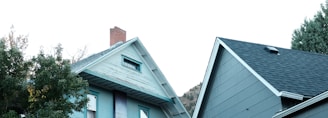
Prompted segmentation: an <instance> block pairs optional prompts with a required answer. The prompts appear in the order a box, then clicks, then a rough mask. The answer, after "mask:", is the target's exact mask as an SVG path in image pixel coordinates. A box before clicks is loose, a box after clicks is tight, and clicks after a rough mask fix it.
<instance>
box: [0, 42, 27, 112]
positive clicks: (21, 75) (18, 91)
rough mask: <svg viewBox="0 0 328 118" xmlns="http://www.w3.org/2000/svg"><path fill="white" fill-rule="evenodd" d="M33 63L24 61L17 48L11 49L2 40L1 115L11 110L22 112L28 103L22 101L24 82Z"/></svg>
mask: <svg viewBox="0 0 328 118" xmlns="http://www.w3.org/2000/svg"><path fill="white" fill-rule="evenodd" d="M30 65H31V63H29V62H27V61H24V59H23V56H22V53H21V51H20V50H19V49H18V48H17V47H11V48H9V47H8V46H7V45H6V43H5V40H4V38H2V39H1V40H0V83H1V85H0V93H1V96H0V101H1V102H0V113H1V114H2V113H4V112H8V111H9V110H11V109H16V110H20V111H21V110H22V107H24V106H26V102H23V101H21V99H20V98H21V97H23V96H24V95H25V94H24V87H23V85H24V82H25V80H26V78H27V76H28V72H29V66H30Z"/></svg>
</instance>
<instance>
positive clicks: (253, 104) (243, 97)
mask: <svg viewBox="0 0 328 118" xmlns="http://www.w3.org/2000/svg"><path fill="white" fill-rule="evenodd" d="M216 61H218V62H216V63H217V64H216V65H215V66H216V68H214V71H213V72H212V76H211V77H212V78H210V79H212V80H211V84H209V85H211V87H208V90H207V92H208V93H207V94H208V95H207V96H206V97H207V98H204V99H206V100H204V101H205V102H206V103H204V104H203V105H202V107H203V108H202V110H201V111H202V113H200V117H202V118H212V117H213V118H216V117H222V118H228V117H236V118H238V117H252V118H254V117H259V118H261V117H272V116H273V115H274V114H275V113H276V112H277V111H279V109H280V108H281V105H280V99H279V97H277V96H275V95H274V94H273V93H272V92H271V91H270V90H269V89H268V88H267V87H266V86H264V84H262V83H261V82H260V81H259V80H258V79H257V78H256V77H255V76H254V75H253V74H251V73H250V72H249V71H248V70H247V69H246V68H245V67H244V66H243V65H242V64H241V63H240V62H238V61H237V60H236V59H235V58H234V57H233V56H232V55H231V54H230V53H228V52H227V51H226V50H223V52H222V53H221V58H217V59H216Z"/></svg>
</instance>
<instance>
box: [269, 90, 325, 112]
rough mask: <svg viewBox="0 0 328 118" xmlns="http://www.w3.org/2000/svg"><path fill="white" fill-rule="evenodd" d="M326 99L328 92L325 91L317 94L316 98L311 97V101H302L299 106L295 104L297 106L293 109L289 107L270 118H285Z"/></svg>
mask: <svg viewBox="0 0 328 118" xmlns="http://www.w3.org/2000/svg"><path fill="white" fill-rule="evenodd" d="M327 98H328V91H326V92H324V93H321V94H319V95H317V96H315V97H313V98H311V99H308V100H306V101H304V102H302V103H299V104H297V105H295V106H293V107H291V108H289V109H286V110H284V111H282V112H279V113H277V114H276V115H274V116H273V117H272V118H282V117H285V116H287V115H289V114H292V113H294V112H297V111H299V110H301V109H303V108H306V107H308V106H310V105H313V104H315V103H317V102H319V101H321V100H324V99H327Z"/></svg>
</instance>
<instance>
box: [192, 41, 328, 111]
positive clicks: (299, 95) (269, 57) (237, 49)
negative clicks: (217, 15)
mask: <svg viewBox="0 0 328 118" xmlns="http://www.w3.org/2000/svg"><path fill="white" fill-rule="evenodd" d="M266 47H267V45H263V44H256V43H249V42H244V41H237V40H233V39H227V38H222V37H217V38H216V40H215V43H214V46H213V49H212V54H211V57H210V60H209V63H208V66H207V70H206V73H205V77H204V81H203V86H202V88H201V91H200V94H199V97H198V100H197V104H196V107H195V112H194V114H193V117H197V115H198V112H199V110H200V107H201V105H202V102H203V99H204V94H205V91H206V88H207V85H208V82H209V79H210V76H211V72H212V69H213V66H214V62H215V60H216V55H217V53H218V50H220V49H221V48H224V49H226V50H227V51H228V52H229V53H230V54H231V55H233V56H234V57H235V58H236V59H237V60H238V61H239V62H240V63H241V64H242V65H243V66H245V67H246V68H247V69H248V70H249V71H250V72H251V73H252V74H253V75H254V76H255V77H256V78H257V79H259V80H260V81H261V82H262V83H263V84H264V85H265V86H266V87H268V88H269V89H270V90H271V91H272V92H273V93H274V94H275V95H277V96H283V97H288V98H293V99H298V100H302V99H303V97H313V96H316V95H318V94H320V93H322V92H324V91H326V90H328V86H327V85H328V73H327V72H328V63H327V62H328V56H326V55H321V54H315V53H310V52H305V51H299V50H291V49H285V48H279V47H275V48H276V49H277V50H278V54H276V53H272V52H270V51H268V50H267V49H266ZM270 47H274V46H270ZM273 52H275V51H273Z"/></svg>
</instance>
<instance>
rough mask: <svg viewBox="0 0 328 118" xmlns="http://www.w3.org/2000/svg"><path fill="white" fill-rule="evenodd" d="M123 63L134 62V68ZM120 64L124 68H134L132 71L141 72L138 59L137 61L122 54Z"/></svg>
mask: <svg viewBox="0 0 328 118" xmlns="http://www.w3.org/2000/svg"><path fill="white" fill-rule="evenodd" d="M126 60H127V61H129V62H126ZM125 63H132V64H135V65H136V67H135V69H134V68H132V67H129V66H127V65H126V64H125ZM121 65H122V66H124V67H126V68H129V69H131V70H134V71H137V72H141V65H142V63H141V62H140V61H137V60H135V59H132V58H130V57H128V56H125V55H122V61H121Z"/></svg>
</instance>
